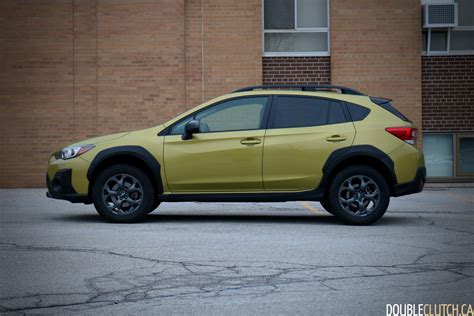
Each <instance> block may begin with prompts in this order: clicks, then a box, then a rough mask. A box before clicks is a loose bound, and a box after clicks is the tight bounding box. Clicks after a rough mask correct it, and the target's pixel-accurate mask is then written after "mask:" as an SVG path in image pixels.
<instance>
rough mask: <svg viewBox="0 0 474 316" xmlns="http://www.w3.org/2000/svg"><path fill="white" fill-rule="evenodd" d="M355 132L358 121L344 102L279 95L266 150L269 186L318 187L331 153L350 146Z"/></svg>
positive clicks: (278, 188) (269, 188)
mask: <svg viewBox="0 0 474 316" xmlns="http://www.w3.org/2000/svg"><path fill="white" fill-rule="evenodd" d="M354 136H355V128H354V125H353V123H352V121H351V120H350V119H348V117H347V116H346V114H345V113H344V110H343V108H342V104H341V103H340V102H337V101H332V100H329V99H323V98H314V97H295V96H275V97H274V101H273V105H272V111H271V115H270V122H269V126H268V130H267V132H266V134H265V146H264V151H263V181H264V187H265V190H266V191H307V190H311V189H314V188H315V187H317V186H318V184H319V182H320V181H321V178H322V168H323V166H324V163H325V162H326V161H327V159H328V157H329V155H330V154H331V153H332V152H333V151H334V150H337V149H339V148H344V147H346V148H348V149H349V148H350V146H351V145H352V142H353V140H354Z"/></svg>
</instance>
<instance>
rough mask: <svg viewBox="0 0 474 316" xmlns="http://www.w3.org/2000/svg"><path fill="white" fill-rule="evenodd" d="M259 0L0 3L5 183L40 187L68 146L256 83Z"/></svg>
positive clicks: (0, 174)
mask: <svg viewBox="0 0 474 316" xmlns="http://www.w3.org/2000/svg"><path fill="white" fill-rule="evenodd" d="M260 6H261V3H260V0H247V1H231V0H226V1H217V0H186V1H184V0H180V1H175V0H156V1H149V0H130V1H111V0H67V1H66V0H29V1H28V0H25V1H14V0H5V1H0V26H1V27H0V45H1V50H0V111H1V113H2V114H1V116H0V134H1V140H0V145H1V146H2V150H1V151H0V162H1V163H0V187H40V186H44V174H45V167H46V163H47V158H48V155H49V153H51V152H52V151H54V150H57V149H58V148H59V147H60V146H62V145H63V144H65V143H69V142H71V141H74V140H79V139H83V138H88V137H92V136H95V135H102V134H108V133H113V132H118V131H125V130H135V129H141V128H146V127H150V126H154V125H157V124H159V123H161V122H163V121H166V120H167V119H169V118H171V117H173V116H175V115H176V114H178V113H180V112H182V111H184V110H185V109H186V108H190V107H193V106H195V105H198V104H199V103H201V102H202V101H205V100H208V99H210V98H212V97H215V96H217V95H219V94H222V93H225V92H228V91H230V90H232V89H235V88H238V87H241V86H244V85H251V84H260V83H261V77H262V72H261V63H262V60H261V28H260V16H261V11H260V10H261V8H260ZM236 25H238V26H239V27H236ZM203 56H205V57H204V58H203Z"/></svg>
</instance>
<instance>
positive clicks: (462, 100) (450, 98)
mask: <svg viewBox="0 0 474 316" xmlns="http://www.w3.org/2000/svg"><path fill="white" fill-rule="evenodd" d="M422 79H423V81H422V82H423V130H425V131H430V132H442V131H452V132H460V131H474V56H472V55H471V56H424V57H423V58H422Z"/></svg>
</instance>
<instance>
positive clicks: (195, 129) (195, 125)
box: [181, 120, 200, 140]
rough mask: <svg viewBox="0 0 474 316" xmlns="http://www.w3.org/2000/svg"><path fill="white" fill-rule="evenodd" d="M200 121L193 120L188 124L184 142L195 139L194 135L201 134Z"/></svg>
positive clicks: (185, 127) (185, 129)
mask: <svg viewBox="0 0 474 316" xmlns="http://www.w3.org/2000/svg"><path fill="white" fill-rule="evenodd" d="M199 125H200V123H199V121H198V120H191V121H189V122H187V123H186V125H185V126H184V134H183V136H181V138H182V139H183V140H187V139H191V138H193V134H195V133H199Z"/></svg>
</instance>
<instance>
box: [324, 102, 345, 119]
mask: <svg viewBox="0 0 474 316" xmlns="http://www.w3.org/2000/svg"><path fill="white" fill-rule="evenodd" d="M344 122H346V117H345V115H344V111H343V110H342V106H341V103H339V102H334V101H332V102H331V105H330V107H329V118H328V124H338V123H344Z"/></svg>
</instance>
